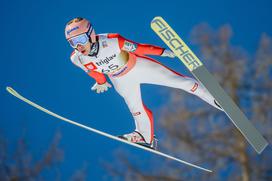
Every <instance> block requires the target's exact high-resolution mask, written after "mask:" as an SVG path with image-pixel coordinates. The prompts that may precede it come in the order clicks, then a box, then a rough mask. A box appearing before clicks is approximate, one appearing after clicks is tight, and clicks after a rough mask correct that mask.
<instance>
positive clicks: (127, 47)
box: [123, 41, 137, 52]
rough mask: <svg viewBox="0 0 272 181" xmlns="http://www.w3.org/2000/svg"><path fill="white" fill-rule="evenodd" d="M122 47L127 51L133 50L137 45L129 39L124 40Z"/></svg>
mask: <svg viewBox="0 0 272 181" xmlns="http://www.w3.org/2000/svg"><path fill="white" fill-rule="evenodd" d="M123 49H124V50H126V51H128V52H135V51H136V49H137V45H136V44H134V43H131V42H129V41H125V43H124V46H123Z"/></svg>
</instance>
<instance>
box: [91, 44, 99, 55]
mask: <svg viewBox="0 0 272 181" xmlns="http://www.w3.org/2000/svg"><path fill="white" fill-rule="evenodd" d="M98 50H99V43H98V42H95V43H92V44H91V48H90V53H89V56H96V55H97V54H98Z"/></svg>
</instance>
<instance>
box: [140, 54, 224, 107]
mask: <svg viewBox="0 0 272 181" xmlns="http://www.w3.org/2000/svg"><path fill="white" fill-rule="evenodd" d="M137 66H140V67H141V68H139V69H141V72H140V73H139V75H141V76H140V77H141V79H142V80H141V82H142V83H149V84H157V85H163V86H168V87H173V88H178V89H182V90H184V91H186V92H188V93H191V94H194V95H196V96H198V97H199V98H201V99H202V100H204V101H205V102H207V103H209V104H210V105H212V106H213V107H215V108H217V109H219V110H222V109H221V108H220V106H219V105H218V104H216V102H215V99H214V97H213V96H212V95H211V94H210V93H209V92H208V91H207V89H206V88H205V87H204V86H202V85H201V84H200V83H199V82H197V81H196V80H195V79H192V78H190V77H186V76H184V75H181V74H178V73H176V72H174V71H173V70H171V69H169V68H167V67H166V66H164V65H162V64H160V63H159V62H157V61H155V60H153V59H150V58H138V62H137Z"/></svg>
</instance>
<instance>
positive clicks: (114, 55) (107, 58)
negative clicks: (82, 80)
mask: <svg viewBox="0 0 272 181" xmlns="http://www.w3.org/2000/svg"><path fill="white" fill-rule="evenodd" d="M115 57H116V54H113V55H111V56H109V57H106V58H105V59H102V60H99V61H98V62H95V64H96V65H97V66H101V65H103V64H108V63H109V62H110V61H111V60H113V59H114V58H115Z"/></svg>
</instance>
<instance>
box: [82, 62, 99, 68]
mask: <svg viewBox="0 0 272 181" xmlns="http://www.w3.org/2000/svg"><path fill="white" fill-rule="evenodd" d="M84 66H85V67H86V68H87V69H88V70H95V69H97V67H96V66H95V65H94V63H93V62H91V63H88V64H85V65H84Z"/></svg>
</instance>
